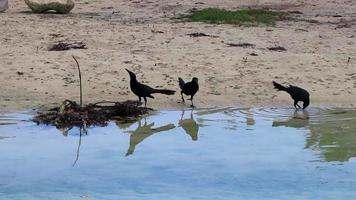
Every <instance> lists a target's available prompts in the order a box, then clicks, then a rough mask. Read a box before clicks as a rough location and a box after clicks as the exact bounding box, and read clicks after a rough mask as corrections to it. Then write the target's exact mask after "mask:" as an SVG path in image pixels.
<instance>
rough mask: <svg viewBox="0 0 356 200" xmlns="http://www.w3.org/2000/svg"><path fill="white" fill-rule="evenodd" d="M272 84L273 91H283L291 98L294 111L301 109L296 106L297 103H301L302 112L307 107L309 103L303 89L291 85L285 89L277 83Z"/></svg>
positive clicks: (306, 92)
mask: <svg viewBox="0 0 356 200" xmlns="http://www.w3.org/2000/svg"><path fill="white" fill-rule="evenodd" d="M272 83H273V86H274V88H275V89H277V90H279V91H285V92H287V93H288V94H289V95H290V96H291V97H292V99H293V100H294V107H295V108H296V109H298V108H301V107H300V106H299V105H298V102H299V101H302V102H303V110H304V109H305V108H307V107H308V106H309V103H310V100H309V92H308V91H306V90H305V89H303V88H300V87H297V86H293V85H289V86H287V87H285V86H283V85H281V84H279V83H276V82H274V81H273V82H272Z"/></svg>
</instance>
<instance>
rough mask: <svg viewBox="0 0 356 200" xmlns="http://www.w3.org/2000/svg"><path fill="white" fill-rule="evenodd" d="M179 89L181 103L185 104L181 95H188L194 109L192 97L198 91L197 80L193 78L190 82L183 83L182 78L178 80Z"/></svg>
mask: <svg viewBox="0 0 356 200" xmlns="http://www.w3.org/2000/svg"><path fill="white" fill-rule="evenodd" d="M178 81H179V87H180V89H181V92H180V94H181V95H182V101H183V102H185V100H184V97H183V94H185V95H190V96H191V97H190V101H191V102H192V105H191V107H194V103H193V97H194V95H195V94H196V93H197V92H198V90H199V84H198V78H196V77H194V78H193V79H192V81H190V82H187V83H185V82H184V81H183V79H182V78H180V77H179V78H178Z"/></svg>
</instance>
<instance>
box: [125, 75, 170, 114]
mask: <svg viewBox="0 0 356 200" xmlns="http://www.w3.org/2000/svg"><path fill="white" fill-rule="evenodd" d="M126 71H127V72H128V73H129V75H130V88H131V91H132V92H133V93H134V94H135V95H136V96H138V102H141V97H142V98H143V99H144V100H145V107H146V104H147V99H146V97H149V98H152V99H154V97H153V96H152V94H154V93H161V94H165V95H174V93H175V92H176V91H174V90H166V89H154V88H151V87H150V86H148V85H145V84H142V83H140V82H138V81H137V79H136V75H135V74H134V73H133V72H131V71H130V70H128V69H126Z"/></svg>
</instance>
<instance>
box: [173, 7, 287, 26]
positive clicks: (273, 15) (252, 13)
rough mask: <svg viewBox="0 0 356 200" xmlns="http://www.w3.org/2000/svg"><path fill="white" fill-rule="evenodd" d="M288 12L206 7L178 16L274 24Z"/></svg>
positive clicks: (221, 21) (193, 19) (285, 16)
mask: <svg viewBox="0 0 356 200" xmlns="http://www.w3.org/2000/svg"><path fill="white" fill-rule="evenodd" d="M287 17H288V13H286V12H279V11H271V10H262V9H243V10H237V11H229V10H225V9H219V8H206V9H203V10H195V11H192V13H191V14H189V15H185V16H182V17H180V19H183V20H186V21H191V22H208V23H215V24H236V25H243V26H256V25H261V24H262V25H274V24H275V22H276V21H280V20H285V19H287Z"/></svg>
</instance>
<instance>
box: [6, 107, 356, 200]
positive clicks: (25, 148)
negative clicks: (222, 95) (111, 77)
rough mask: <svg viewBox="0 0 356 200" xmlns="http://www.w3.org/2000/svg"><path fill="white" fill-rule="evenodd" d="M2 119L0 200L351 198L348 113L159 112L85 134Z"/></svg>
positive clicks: (351, 119)
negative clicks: (135, 120) (131, 121)
mask: <svg viewBox="0 0 356 200" xmlns="http://www.w3.org/2000/svg"><path fill="white" fill-rule="evenodd" d="M30 118H31V116H30V115H26V114H8V115H3V116H0V152H1V153H0V163H1V164H0V199H2V200H3V199H4V200H7V199H46V200H47V199H55V200H56V199H113V200H114V199H115V200H116V199H130V200H131V199H177V200H178V199H222V200H228V199H231V200H233V199H234V200H235V199H355V198H356V159H355V157H356V111H355V110H343V109H321V108H311V109H309V110H308V112H303V111H298V112H295V111H294V109H288V108H271V109H262V108H261V109H260V108H256V109H238V108H216V109H215V108H213V109H204V110H194V111H191V110H185V111H170V110H168V111H160V112H156V113H154V114H153V115H150V116H146V117H143V118H142V119H140V120H139V121H137V122H133V123H123V122H111V123H110V124H109V126H107V127H94V128H90V129H89V130H88V133H87V134H84V133H83V134H80V131H79V130H78V129H75V128H74V129H71V130H69V131H68V130H57V129H56V128H55V127H51V126H37V125H36V124H34V123H32V122H31V121H30V120H29V119H30Z"/></svg>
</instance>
